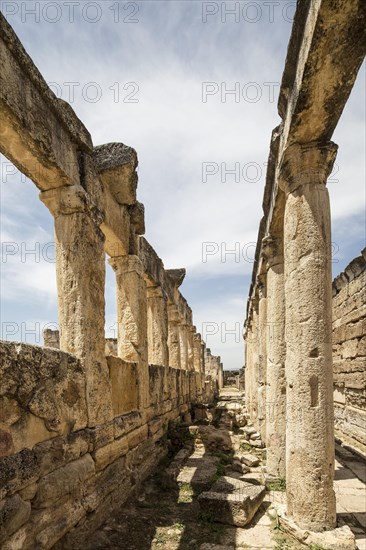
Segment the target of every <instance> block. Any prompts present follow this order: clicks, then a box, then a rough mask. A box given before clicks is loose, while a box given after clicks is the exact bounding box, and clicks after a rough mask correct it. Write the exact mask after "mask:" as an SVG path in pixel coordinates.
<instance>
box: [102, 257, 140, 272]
mask: <svg viewBox="0 0 366 550" xmlns="http://www.w3.org/2000/svg"><path fill="white" fill-rule="evenodd" d="M108 263H109V265H110V266H111V267H112V269H113V270H114V271H115V272H116V273H117V274H119V275H120V274H122V273H131V272H135V273H137V274H138V275H140V277H143V276H144V267H143V265H142V262H141V260H140V258H139V257H138V256H133V255H129V256H116V257H113V258H109V260H108Z"/></svg>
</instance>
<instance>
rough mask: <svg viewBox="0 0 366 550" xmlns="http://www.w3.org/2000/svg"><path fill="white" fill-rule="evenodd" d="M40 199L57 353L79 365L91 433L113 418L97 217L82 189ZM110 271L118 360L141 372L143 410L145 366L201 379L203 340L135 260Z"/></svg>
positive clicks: (116, 263)
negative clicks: (48, 243)
mask: <svg viewBox="0 0 366 550" xmlns="http://www.w3.org/2000/svg"><path fill="white" fill-rule="evenodd" d="M40 198H41V200H42V201H43V202H44V203H45V204H46V206H47V207H48V208H49V210H50V211H51V213H52V214H53V216H54V219H55V244H56V249H57V257H56V276H57V289H58V314H59V327H60V348H61V350H63V351H67V352H69V353H73V354H74V355H76V356H77V357H79V358H80V359H82V360H83V363H84V365H85V369H86V381H87V389H86V390H87V403H88V418H89V425H91V426H94V425H96V424H97V423H102V422H105V421H108V420H110V419H111V418H112V408H111V399H110V394H111V387H110V381H109V373H108V366H107V362H106V358H105V332H104V330H105V329H104V322H105V299H104V292H105V246H104V244H105V237H104V235H103V232H102V231H101V229H100V224H101V221H102V216H101V215H99V214H98V212H96V210H95V208H89V207H88V200H87V193H86V191H85V190H84V188H83V187H81V186H79V185H75V186H69V187H61V188H57V189H51V190H49V191H45V192H42V193H41V194H40ZM137 239H138V237H137ZM135 248H136V247H135ZM109 264H110V265H111V267H112V268H113V270H114V272H115V276H116V291H117V297H116V299H117V324H118V339H117V354H118V356H119V357H121V358H122V359H124V360H125V361H129V362H134V363H136V364H137V365H138V377H139V388H140V406H141V407H147V406H148V395H147V393H148V365H149V364H155V365H161V366H171V367H174V368H178V369H185V370H191V371H196V372H200V373H201V372H203V361H202V342H201V337H200V335H199V334H196V329H195V327H194V326H193V325H192V323H189V320H190V319H189V318H188V316H187V315H185V314H184V313H185V312H184V311H183V312H181V311H180V310H179V308H178V307H177V306H176V305H175V304H169V303H168V299H167V297H166V295H165V293H164V291H163V289H162V287H161V286H160V285H156V284H153V283H152V282H151V281H150V280H149V278H148V277H147V276H146V274H145V273H144V268H143V264H142V262H141V260H140V258H139V257H138V256H137V255H136V254H126V255H122V256H116V257H111V258H110V259H109ZM187 308H188V306H187ZM189 311H190V310H189ZM190 316H191V313H190Z"/></svg>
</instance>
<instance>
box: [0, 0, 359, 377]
mask: <svg viewBox="0 0 366 550" xmlns="http://www.w3.org/2000/svg"><path fill="white" fill-rule="evenodd" d="M1 5H2V9H3V13H4V14H5V15H6V16H7V19H8V21H9V23H10V24H11V25H12V26H13V28H14V29H15V31H16V32H17V34H18V36H19V37H20V40H21V41H22V43H23V45H24V46H25V48H26V50H27V51H28V53H29V54H30V55H31V57H32V58H33V60H34V62H35V64H36V65H37V66H38V68H39V69H40V71H41V72H42V74H43V76H44V78H45V79H46V81H47V82H48V83H49V85H50V86H51V87H52V89H53V90H54V92H55V93H56V94H57V95H58V97H62V99H65V100H66V101H69V102H70V103H71V105H72V107H73V108H74V110H75V112H76V114H77V115H78V116H79V118H80V119H81V120H82V121H83V122H84V124H85V125H86V127H87V128H88V129H89V131H90V132H91V135H92V138H93V142H94V144H95V145H99V144H102V143H107V142H111V141H118V142H123V143H126V144H128V145H131V146H133V147H134V148H135V149H136V150H137V152H138V156H139V189H138V198H139V200H140V201H141V202H143V203H144V204H145V209H146V227H147V231H146V237H147V239H148V240H149V241H150V243H151V244H152V245H153V246H154V248H155V249H156V251H157V252H158V254H159V255H160V257H161V258H162V259H163V261H164V264H165V267H166V268H174V267H186V269H187V276H186V279H185V281H184V283H183V285H182V287H181V290H182V293H183V294H184V296H185V297H186V298H187V299H188V302H189V304H190V305H191V307H192V309H193V313H194V322H195V324H196V326H197V330H198V331H199V332H201V333H203V335H204V336H205V337H206V341H207V344H208V346H209V347H210V348H211V349H212V351H213V353H214V354H218V355H221V356H222V359H223V362H224V367H225V368H239V367H241V366H242V364H243V344H242V340H241V331H242V329H241V327H242V324H243V321H244V316H245V307H246V299H247V294H248V285H249V280H250V274H251V269H252V259H253V255H254V246H255V241H256V236H257V230H258V223H259V220H260V217H261V203H262V196H263V186H264V181H265V169H266V161H267V157H268V149H269V141H270V136H271V131H272V129H273V128H274V127H275V126H277V125H278V123H279V117H278V114H277V106H276V104H277V97H278V90H279V83H280V81H281V76H282V71H283V67H284V62H285V56H286V50H287V44H288V40H289V36H290V32H291V23H292V17H293V13H294V7H295V3H294V2H293V1H291V2H287V1H283V0H282V1H281V2H268V1H267V2H259V1H257V2H247V1H245V2H244V1H242V2H226V3H225V2H200V1H198V0H194V1H189V0H184V1H174V0H169V1H165V0H145V1H142V2H118V1H115V0H114V1H109V0H103V1H100V2H89V1H86V0H85V1H84V0H83V1H79V2H78V1H74V2H63V1H60V0H59V1H58V2H48V1H46V0H44V1H43V2H33V1H30V0H28V1H27V2H13V1H7V2H5V1H4V2H1ZM233 9H234V13H230V11H232V10H233ZM365 116H366V115H365V66H363V67H362V70H361V72H360V74H359V77H358V80H357V82H356V86H355V88H354V90H353V93H352V96H351V98H350V101H349V103H348V104H347V107H346V109H345V111H344V114H343V118H342V119H341V122H340V124H339V126H338V128H337V130H336V133H335V135H334V141H336V142H337V143H338V144H339V146H340V150H339V154H338V158H337V163H336V168H335V171H334V174H333V175H332V176H331V178H330V182H329V184H328V187H329V191H330V195H331V205H332V213H333V237H332V240H333V243H334V245H333V250H334V258H333V261H334V264H333V268H334V275H336V274H337V273H338V272H340V271H341V270H342V269H343V268H344V267H345V266H346V265H347V263H348V262H349V261H350V260H351V259H352V258H353V257H355V256H356V255H358V254H359V253H360V250H361V249H362V248H363V247H364V243H365V156H364V151H365V148H366V143H365ZM1 161H2V164H1V174H2V182H1V235H2V241H3V248H2V261H1V291H2V309H1V320H2V338H3V339H12V340H22V341H27V342H29V343H34V342H36V343H41V340H40V339H39V332H40V331H41V330H42V328H43V327H44V326H46V325H48V326H52V324H53V325H56V323H57V306H56V287H55V265H54V263H53V261H52V250H51V248H50V247H49V243H51V242H52V239H53V221H52V218H51V215H50V214H49V212H48V211H47V209H46V208H45V206H44V205H43V204H42V203H41V202H40V201H39V199H38V191H37V189H36V187H35V186H34V184H33V183H32V182H30V181H29V180H27V179H26V178H24V176H22V175H21V174H20V173H19V172H17V171H16V170H15V169H14V168H13V167H12V166H11V165H10V163H9V162H8V161H7V160H6V159H5V158H4V157H2V158H1ZM4 243H5V245H4ZM7 243H13V244H12V245H9V244H7ZM4 246H5V248H4ZM4 250H5V251H6V252H7V253H5V254H4ZM31 250H34V251H35V252H34V253H33V254H31V253H30V252H29V251H31ZM230 251H231V253H230ZM106 307H107V318H106V332H107V335H108V336H113V334H114V331H115V315H116V313H115V282H114V275H113V273H112V271H111V268H110V267H109V266H108V268H107V284H106ZM33 332H35V334H33Z"/></svg>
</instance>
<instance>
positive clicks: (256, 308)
mask: <svg viewBox="0 0 366 550" xmlns="http://www.w3.org/2000/svg"><path fill="white" fill-rule="evenodd" d="M0 30H1V33H0V62H1V74H0V112H1V129H0V150H1V152H2V153H3V154H4V155H6V157H7V158H8V159H9V160H11V161H12V162H13V163H14V165H15V166H17V167H18V168H19V170H21V171H22V173H24V174H25V175H26V176H27V177H29V178H30V179H31V180H32V181H33V182H34V184H35V185H36V186H37V187H38V189H39V191H40V195H39V196H40V200H41V201H42V203H43V204H44V205H45V207H47V208H48V209H49V211H50V212H51V214H52V215H53V217H54V230H55V243H56V249H57V263H56V275H57V292H58V316H59V326H60V331H59V332H57V331H50V330H49V331H46V332H45V334H44V346H43V347H39V346H32V345H28V344H24V343H16V342H7V341H6V342H1V343H0V358H1V363H0V374H1V392H0V399H1V405H0V493H1V494H0V526H1V534H0V546H1V548H3V549H4V550H14V549H34V548H40V549H49V548H52V547H55V548H60V549H61V548H64V549H67V548H70V549H71V548H73V549H75V548H85V549H87V548H115V547H116V548H124V546H123V544H122V543H115V542H113V541H114V540H115V539H113V536H114V534H115V533H114V531H113V529H114V527H113V526H112V527H111V525H112V524H109V523H108V522H112V523H113V514H114V513H115V514H116V517H117V516H118V514H120V513H122V512H121V509H122V506H123V505H124V503H126V502H127V501H128V499H129V498H130V497H131V498H132V497H133V496H134V494H135V493H136V494H137V492H138V490H139V489H140V488H141V486H143V485H142V484H143V482H144V481H145V480H146V479H147V478H148V476H149V475H150V474H152V473H153V472H154V471H156V468H157V466H158V464H159V462H160V461H161V460H163V459H164V458H165V457H166V456H167V453H168V448H169V450H170V451H171V450H172V449H173V450H174V451H177V450H179V449H180V450H179V452H178V454H174V457H173V458H172V461H171V462H170V464H169V466H167V469H166V471H165V472H164V474H162V472H160V474H161V475H162V476H163V479H162V480H160V482H161V484H162V485H163V486H165V487H167V488H172V486H173V488H174V490H175V489H177V490H178V492H179V495H180V496H179V497H178V500H177V502H175V503H173V504H172V503H171V502H170V506H172V509H174V505H177V504H179V503H181V502H194V503H196V504H197V503H198V504H199V509H200V511H201V512H200V513H201V517H203V518H206V520H207V518H209V521H210V522H213V523H217V522H218V523H223V524H225V525H230V526H231V527H232V529H234V530H235V529H237V530H236V531H230V532H229V531H228V533H229V535H230V536H229V535H228V538H227V539H225V540H226V542H225V545H221V546H220V545H219V546H218V545H217V540H216V539H215V540H214V539H213V538H212V537H213V533H212V532H210V529H207V533H206V532H205V533H206V534H205V537H207V539H205V540H204V541H199V542H197V540H196V539H187V546H184V545H182V546H179V542H178V543H177V544H178V546H174V544H175V543H174V544H173V542H172V541H170V542H168V543H167V544H168V546H166V547H165V548H169V550H174V549H175V548H177V549H178V548H182V549H185V548H199V549H200V550H211V549H212V550H223V549H226V548H229V549H232V548H244V547H246V548H248V547H250V548H260V547H261V548H274V547H275V546H274V545H275V543H274V542H273V540H272V539H271V536H270V527H269V524H270V522H271V521H273V522H275V523H276V522H277V523H276V526H277V527H279V526H281V529H283V530H284V531H286V532H288V533H290V535H291V536H292V538H293V540H295V541H296V542H295V544H296V546H293V548H304V547H305V546H311V545H313V548H331V549H332V550H348V549H349V550H351V549H355V548H356V546H355V537H354V534H352V532H351V530H350V528H349V526H347V525H344V524H343V525H341V524H339V523H338V524H337V515H336V495H335V491H334V487H335V486H334V470H335V436H336V437H337V438H338V439H339V440H340V441H341V442H343V443H345V444H348V445H351V446H352V447H355V448H357V449H358V450H359V452H360V453H362V452H365V451H366V439H365V419H366V405H365V389H366V381H365V362H366V348H365V345H366V309H365V308H366V304H365V288H366V279H365V277H366V251H365V250H363V251H362V255H361V256H360V257H358V258H356V259H355V260H354V261H353V262H351V264H350V265H349V266H348V267H347V269H346V270H345V272H344V273H342V274H341V275H339V276H338V277H337V278H336V279H335V280H334V282H333V290H332V273H331V246H330V243H331V232H330V208H329V198H328V192H327V188H326V182H327V178H328V176H329V174H330V172H331V170H332V166H333V163H334V161H335V158H336V154H337V146H336V145H335V144H334V143H333V142H332V141H331V138H332V134H333V132H334V129H335V127H336V125H337V122H338V120H339V118H340V116H341V114H342V111H343V109H344V106H345V104H346V102H347V99H348V97H349V95H350V93H351V90H352V87H353V84H354V82H355V79H356V76H357V73H358V70H359V68H360V66H361V64H362V61H363V59H364V56H365V53H366V3H365V2H364V1H363V0H347V2H344V1H341V0H300V1H298V5H297V11H296V15H295V21H294V25H293V31H292V36H291V39H290V44H289V49H288V56H287V60H286V65H285V71H284V75H283V80H282V85H281V90H280V96H279V114H280V116H281V119H282V123H281V125H280V126H279V127H277V128H276V129H275V130H274V131H273V135H272V140H271V147H270V155H269V164H268V172H267V180H266V187H265V191H264V200H263V212H264V215H263V218H262V220H261V222H260V228H259V235H258V243H257V249H256V259H255V263H254V269H253V277H252V284H251V288H250V293H249V299H248V307H247V317H246V321H245V327H244V339H245V369H241V370H240V371H239V372H238V373H237V374H234V375H232V376H231V377H230V376H229V375H226V378H227V383H228V384H230V385H232V386H235V387H232V388H230V389H226V390H223V389H222V388H223V385H224V373H223V364H222V362H221V358H220V357H218V356H215V355H213V354H212V353H211V351H210V349H209V348H207V347H206V344H205V342H204V341H203V340H202V338H201V335H200V334H199V333H198V332H197V330H196V327H195V326H194V324H193V317H192V310H191V308H190V307H189V305H188V303H187V301H186V300H185V298H184V297H183V296H182V294H181V292H180V290H179V287H180V285H181V284H182V282H183V279H184V277H185V270H184V269H173V270H168V269H165V268H164V264H163V261H162V260H161V259H160V258H159V257H158V255H157V254H156V252H155V251H154V249H153V248H152V246H151V245H150V244H149V242H148V241H147V240H146V239H145V238H144V237H143V235H144V233H145V220H144V206H143V205H142V204H141V203H140V202H138V200H137V184H138V176H137V171H136V169H137V166H138V157H137V153H136V151H135V150H134V149H133V148H132V147H129V146H127V145H125V144H123V143H108V144H105V145H102V146H98V147H94V146H93V143H92V139H91V136H90V134H89V132H88V130H87V129H86V128H85V126H84V125H83V124H82V123H81V121H80V120H79V119H78V118H77V116H76V114H75V113H74V111H73V110H72V108H71V106H70V105H69V104H67V103H65V102H64V101H62V100H60V99H57V98H56V96H55V95H54V93H53V92H52V91H51V89H50V88H49V87H48V86H47V84H46V82H45V80H44V79H43V77H42V75H41V74H40V72H39V71H38V69H37V68H36V66H35V65H34V63H33V61H32V60H31V58H30V57H29V56H28V54H27V52H26V51H25V49H24V48H23V46H22V44H21V43H20V41H19V39H18V38H17V36H16V34H15V33H14V31H13V29H12V28H11V26H10V25H9V23H8V22H7V21H6V19H5V18H4V17H3V16H2V15H0ZM106 256H107V257H108V262H109V264H110V265H111V266H112V268H113V270H114V272H115V277H116V289H117V296H116V301H117V321H118V338H117V339H116V340H115V339H106V338H105V332H104V324H105V323H104V321H105V299H104V292H105V259H106ZM333 373H334V376H333ZM244 379H245V381H244ZM244 389H245V393H244ZM343 452H344V453H345V451H343ZM346 458H347V457H346ZM348 460H349V457H348ZM147 483H151V482H147ZM284 483H285V485H286V495H285V496H284V495H283V493H282V492H281V493H279V492H276V491H277V489H278V487H280V488H281V490H283V487H284ZM360 483H361V482H360ZM271 484H272V485H271ZM273 484H275V485H273ZM276 484H277V485H276ZM274 486H275V487H277V489H273V491H272V492H271V487H272V488H273V487H274ZM145 487H148V485H145ZM187 487H189V489H187ZM155 489H156V487H155ZM189 491H192V492H191V493H189V495H188V496H189V498H190V499H191V500H189V499H188V497H187V494H186V493H187V492H189ZM182 492H183V496H182ZM184 492H185V493H184ZM268 493H270V494H271V495H272V497H273V495H275V497H276V498H279V496H278V495H279V494H281V495H283V498H282V497H281V499H280V500H281V501H280V502H276V498H272V497H271V498H272V500H269V501H268V499H267V496H268ZM362 494H363V493H362ZM155 496H156V501H155V506H156V505H157V504H156V502H157V501H159V499H160V497H161V495H160V496H159V494H156V495H155ZM141 498H142V497H141ZM144 498H145V497H144ZM179 499H181V500H179ZM266 499H267V500H266ZM128 502H129V503H130V504H129V505H128V506H127V505H126V510H127V511H128V510H129V509H131V506H132V504H131V502H132V501H128ZM138 502H139V501H138ZM198 504H197V505H198ZM177 513H178V512H177ZM257 513H259V516H258V515H256V514H257ZM266 514H267V515H266ZM187 515H189V514H187ZM163 516H164V514H162V517H163ZM126 517H127V516H124V519H123V520H122V519H121V524H122V523H123V522H124V523H123V525H125V537H126V538H125V539H124V540H127V538H128V537H129V536H130V534H129V531H130V527H129V526H128V522H127V523H126V521H127V520H126ZM263 517H264V518H265V519H264V520H263V519H258V518H263ZM253 518H257V519H256V520H255V522H254V527H253V529H257V527H258V529H259V530H260V527H261V525H263V528H265V529H266V540H265V542H258V541H259V540H260V539H259V538H257V537H258V535H253V532H252V531H250V529H251V528H252V527H251V525H252V523H251V522H252V520H253ZM187 521H188V520H187ZM266 521H267V523H266ZM261 522H262V523H261ZM136 525H138V526H139V529H138V531H139V534H138V536H141V537H143V536H144V535H146V533H144V528H143V526H142V525H140V524H139V523H138V520H137V519H136ZM337 525H338V528H337ZM103 526H104V527H106V528H105V530H104V531H102V528H103ZM243 528H244V529H243ZM247 528H248V529H247ZM116 530H117V531H118V529H117V528H116ZM211 531H213V530H212V529H211ZM131 532H132V528H131ZM257 532H258V531H255V533H257ZM354 532H357V529H356V531H354ZM108 533H109V534H108ZM136 536H137V535H136ZM153 536H154V535H152V536H151V538H150V539H151V540H150V541H149V543H151V544H152V540H153ZM94 537H95V538H94ZM108 537H111V538H108ZM210 537H211V538H210ZM230 537H231V538H230ZM250 537H251V538H250ZM112 539H113V540H112ZM234 539H235V540H234ZM116 540H117V539H116ZM154 540H155V539H154ZM192 540H194V541H195V542H192ZM97 541H99V543H100V545H99V546H95V545H96V544H97ZM227 541H229V542H227ZM238 541H239V542H238ZM248 541H249V542H248ZM99 543H98V544H99ZM145 543H146V541H145ZM145 543H144V544H145ZM114 544H116V545H117V546H113V545H114ZM215 544H216V545H215ZM220 544H221V543H220ZM257 544H260V546H258V545H257ZM195 545H196V546H195ZM317 545H318V546H317ZM319 545H320V546H319ZM152 547H153V546H151V548H152ZM125 548H127V546H126V547H125ZM128 548H131V546H129V547H128ZM136 548H141V549H143V548H147V546H141V544H140V546H139V545H137V546H136ZM149 548H150V546H149ZM283 548H284V547H283Z"/></svg>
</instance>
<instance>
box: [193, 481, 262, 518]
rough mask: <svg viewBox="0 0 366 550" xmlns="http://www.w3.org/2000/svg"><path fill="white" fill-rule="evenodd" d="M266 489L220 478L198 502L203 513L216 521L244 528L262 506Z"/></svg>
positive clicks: (202, 494)
mask: <svg viewBox="0 0 366 550" xmlns="http://www.w3.org/2000/svg"><path fill="white" fill-rule="evenodd" d="M265 492H266V490H265V487H263V486H261V485H252V484H251V483H248V482H245V481H241V480H237V479H234V478H232V477H222V478H220V479H219V480H218V481H217V482H216V483H215V484H214V485H213V486H212V487H211V489H210V491H207V492H204V493H201V495H200V496H199V497H198V501H199V504H200V507H201V510H202V511H203V512H206V513H208V514H211V516H212V518H213V519H214V520H215V521H218V522H220V523H227V524H229V525H236V526H238V527H244V525H247V524H248V523H249V522H250V520H251V519H252V518H253V516H254V514H255V513H256V511H257V510H258V508H259V506H260V505H261V503H262V501H263V499H264V495H265Z"/></svg>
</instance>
